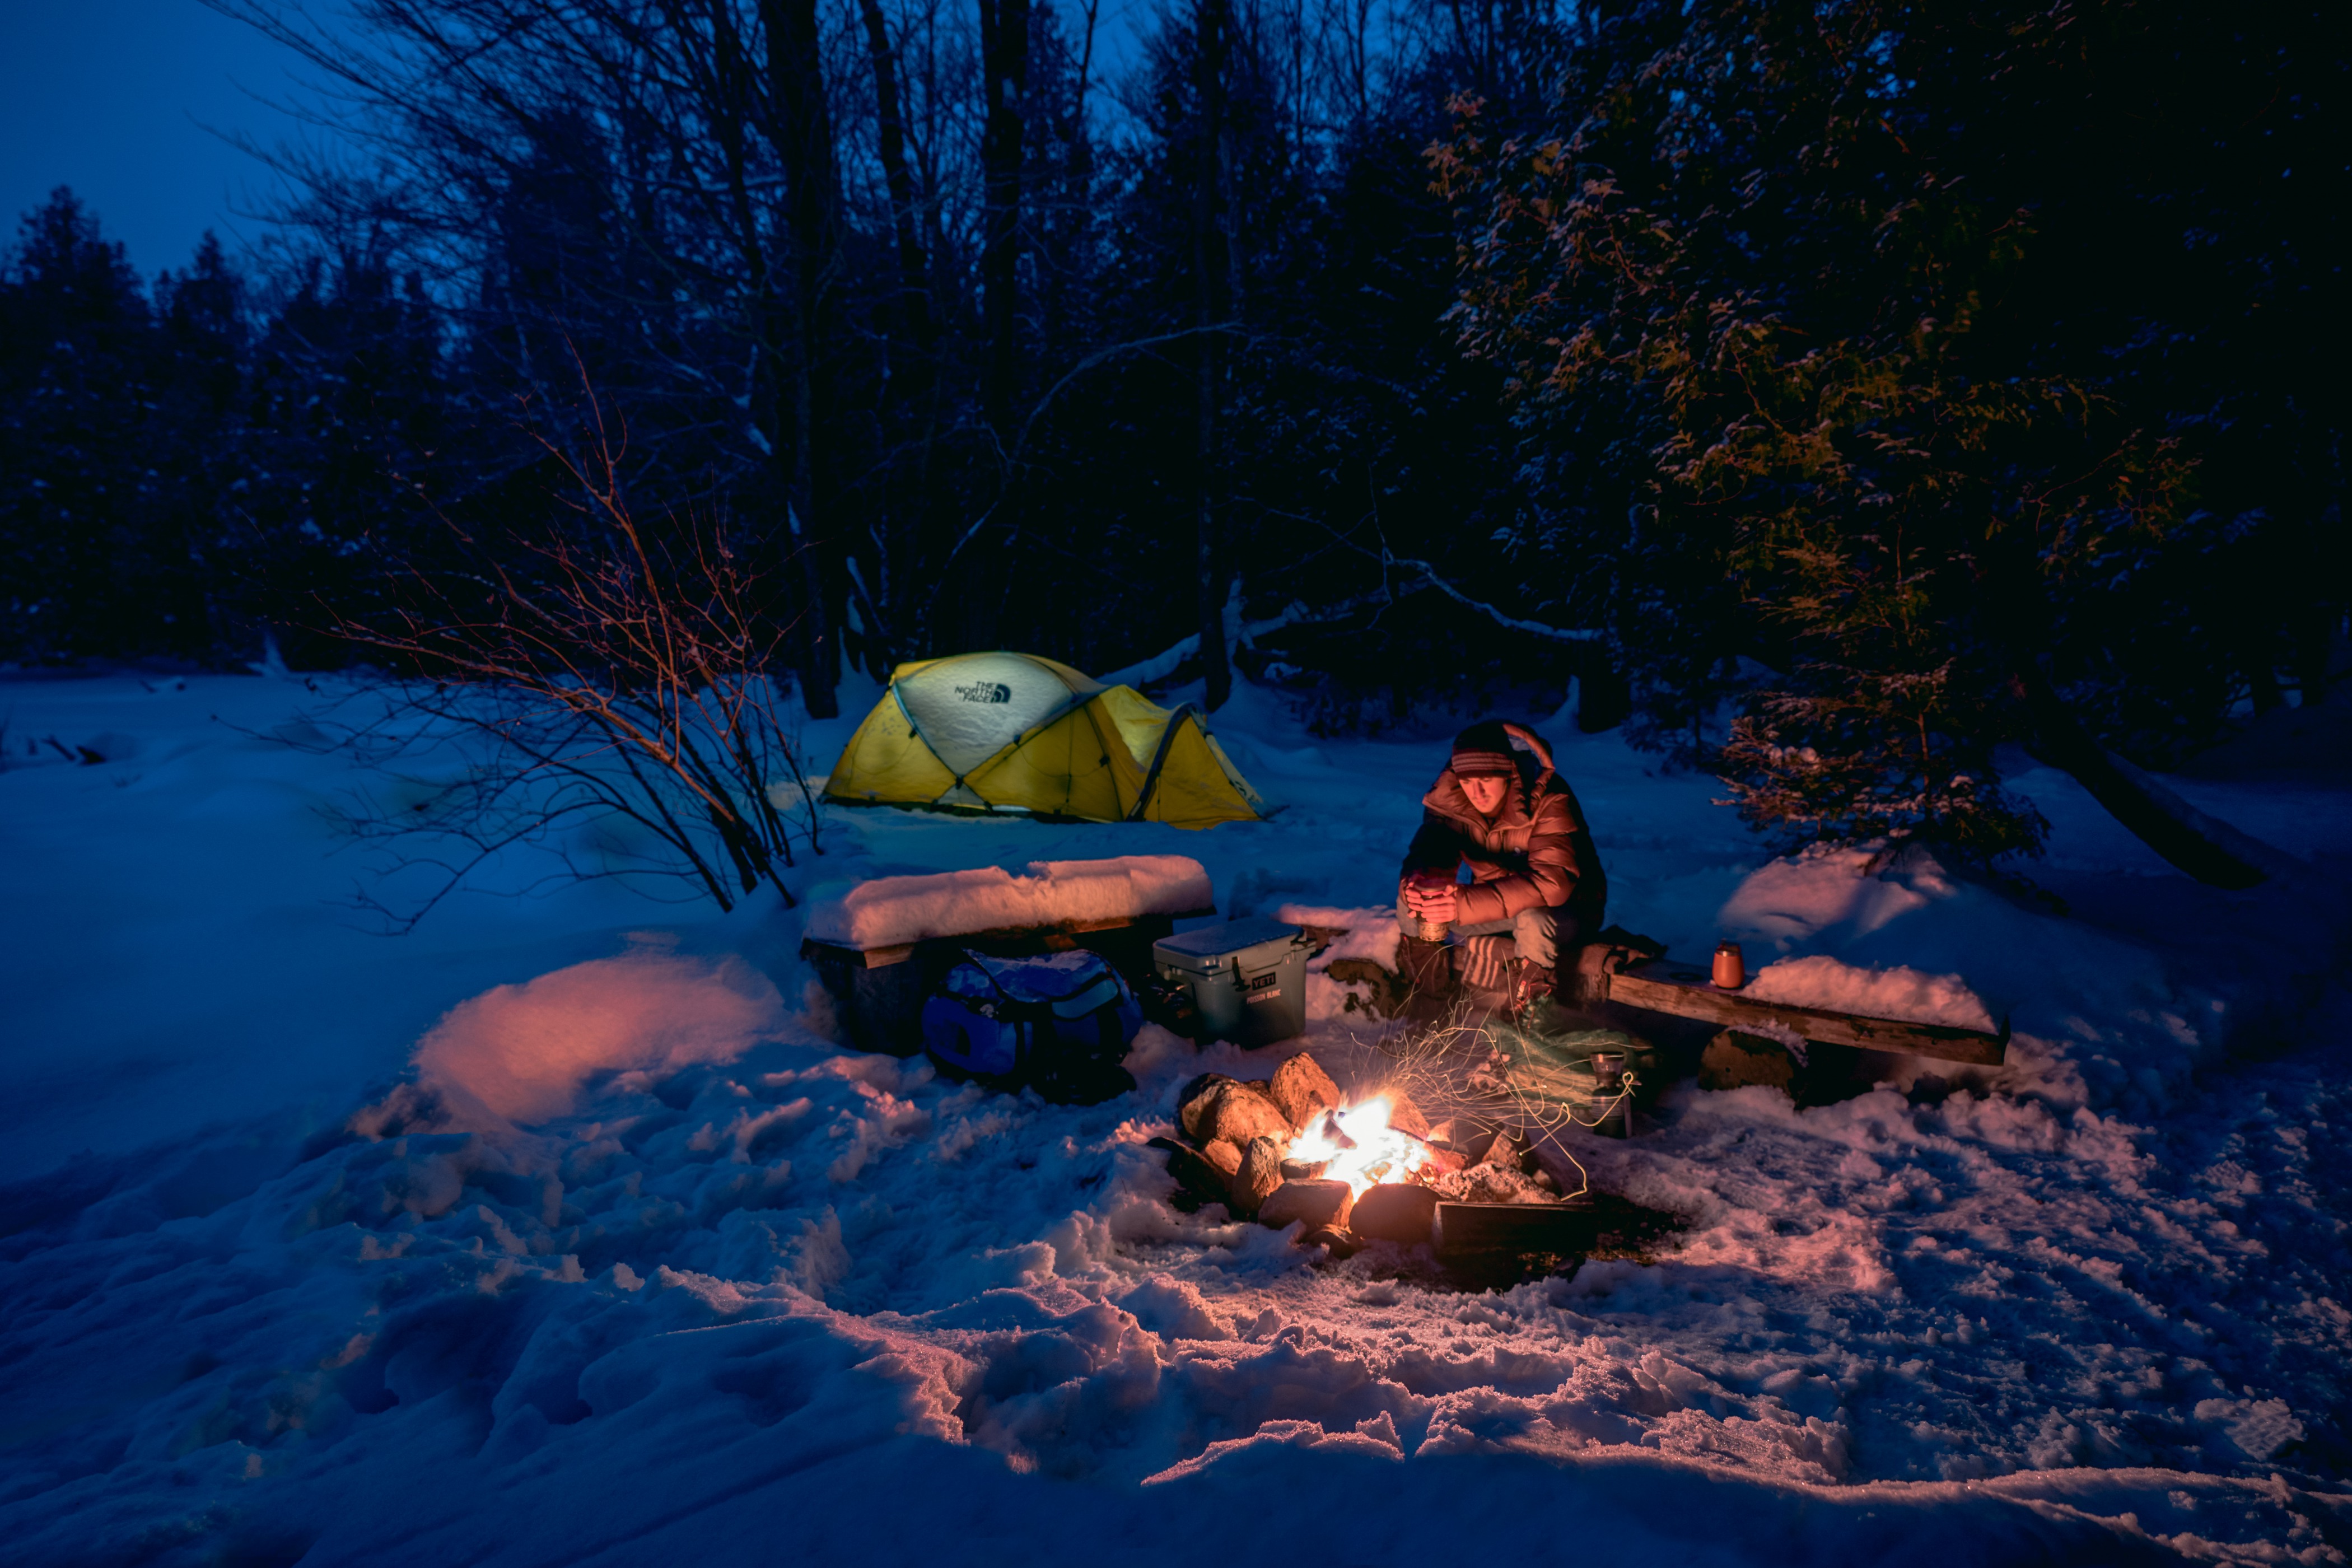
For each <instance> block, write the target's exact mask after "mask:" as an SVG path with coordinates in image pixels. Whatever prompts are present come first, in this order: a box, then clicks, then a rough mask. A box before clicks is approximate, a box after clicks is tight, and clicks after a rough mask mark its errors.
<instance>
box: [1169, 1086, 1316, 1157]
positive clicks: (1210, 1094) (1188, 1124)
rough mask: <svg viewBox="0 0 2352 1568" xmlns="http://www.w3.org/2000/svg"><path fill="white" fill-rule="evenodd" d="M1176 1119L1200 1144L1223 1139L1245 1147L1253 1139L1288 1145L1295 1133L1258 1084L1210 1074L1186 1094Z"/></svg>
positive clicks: (1271, 1099)
mask: <svg viewBox="0 0 2352 1568" xmlns="http://www.w3.org/2000/svg"><path fill="white" fill-rule="evenodd" d="M1177 1118H1178V1120H1179V1121H1181V1122H1182V1123H1183V1127H1184V1131H1186V1132H1187V1133H1189V1134H1191V1135H1192V1138H1193V1140H1194V1141H1195V1142H1201V1143H1213V1142H1216V1141H1217V1140H1218V1139H1220V1138H1222V1139H1223V1140H1224V1141H1225V1142H1229V1143H1236V1144H1239V1145H1241V1146H1242V1147H1244V1148H1247V1147H1248V1146H1249V1143H1250V1141H1251V1140H1252V1139H1255V1138H1275V1139H1279V1140H1280V1141H1281V1142H1285V1143H1287V1142H1290V1138H1291V1134H1292V1132H1293V1131H1295V1129H1293V1128H1292V1126H1291V1125H1290V1119H1289V1118H1288V1117H1286V1116H1285V1115H1283V1113H1282V1108H1281V1107H1280V1106H1278V1105H1276V1103H1275V1102H1274V1099H1273V1097H1272V1096H1271V1095H1269V1094H1267V1093H1266V1092H1265V1085H1264V1084H1259V1083H1242V1082H1239V1081H1238V1080H1236V1079H1230V1078H1223V1077H1219V1076H1217V1075H1215V1074H1211V1075H1209V1079H1208V1081H1206V1082H1203V1083H1202V1084H1200V1085H1199V1086H1198V1088H1197V1090H1196V1092H1194V1093H1192V1094H1190V1095H1188V1096H1187V1097H1186V1098H1185V1100H1184V1102H1183V1105H1182V1107H1181V1109H1180V1110H1178V1112H1177Z"/></svg>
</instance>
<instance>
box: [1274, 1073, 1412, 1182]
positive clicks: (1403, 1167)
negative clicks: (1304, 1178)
mask: <svg viewBox="0 0 2352 1568" xmlns="http://www.w3.org/2000/svg"><path fill="white" fill-rule="evenodd" d="M1389 1110H1390V1107H1389V1102H1388V1098H1387V1096H1385V1095H1381V1096H1376V1097H1374V1098H1373V1099H1370V1100H1365V1101H1364V1102H1363V1103H1362V1104H1360V1105H1350V1106H1347V1107H1344V1108H1342V1109H1340V1110H1328V1111H1325V1112H1324V1113H1323V1115H1322V1117H1321V1118H1320V1119H1318V1120H1317V1121H1310V1122H1308V1123H1307V1131H1304V1132H1301V1133H1300V1134H1299V1135H1298V1136H1297V1137H1296V1138H1294V1139H1292V1140H1291V1141H1290V1150H1289V1152H1288V1155H1287V1158H1289V1159H1293V1160H1303V1161H1306V1162H1307V1163H1319V1164H1321V1165H1322V1166H1323V1175H1324V1179H1325V1180H1327V1181H1335V1182H1345V1183H1347V1184H1348V1185H1349V1188H1350V1189H1351V1190H1352V1191H1353V1192H1354V1193H1355V1194H1356V1195H1357V1196H1358V1197H1362V1196H1363V1195H1364V1189H1366V1188H1367V1187H1370V1185H1372V1184H1374V1183H1375V1182H1401V1181H1403V1180H1404V1179H1406V1178H1407V1177H1408V1176H1411V1175H1413V1174H1415V1173H1418V1172H1419V1171H1420V1170H1421V1169H1422V1167H1423V1166H1424V1165H1426V1164H1428V1163H1429V1145H1428V1144H1426V1143H1423V1142H1422V1141H1421V1140H1420V1139H1418V1138H1415V1137H1414V1136H1412V1134H1411V1133H1409V1132H1401V1131H1397V1130H1396V1129H1395V1128H1393V1127H1391V1126H1390V1125H1389Z"/></svg>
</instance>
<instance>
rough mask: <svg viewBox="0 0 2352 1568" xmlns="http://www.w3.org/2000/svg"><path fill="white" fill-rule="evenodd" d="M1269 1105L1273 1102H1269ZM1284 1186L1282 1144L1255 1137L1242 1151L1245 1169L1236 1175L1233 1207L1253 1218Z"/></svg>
mask: <svg viewBox="0 0 2352 1568" xmlns="http://www.w3.org/2000/svg"><path fill="white" fill-rule="evenodd" d="M1269 1103H1270V1102H1269ZM1281 1185H1282V1144H1280V1143H1277V1142H1275V1141H1274V1140H1273V1139H1271V1138H1253V1139H1251V1140H1250V1141H1249V1142H1248V1144H1247V1145H1245V1146H1244V1148H1243V1150H1242V1168H1241V1169H1240V1170H1239V1171H1236V1172H1235V1173H1234V1183H1233V1186H1234V1209H1235V1210H1236V1211H1237V1212H1239V1213H1242V1214H1245V1215H1254V1214H1255V1213H1257V1212H1258V1208H1259V1205H1262V1204H1264V1203H1265V1200H1266V1199H1268V1198H1270V1197H1272V1196H1273V1195H1274V1192H1275V1189H1276V1187H1279V1186H1281Z"/></svg>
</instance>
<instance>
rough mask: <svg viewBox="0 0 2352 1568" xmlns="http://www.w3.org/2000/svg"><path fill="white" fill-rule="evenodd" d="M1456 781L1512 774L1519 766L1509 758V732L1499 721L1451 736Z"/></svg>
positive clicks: (1479, 725) (1481, 724) (1491, 721)
mask: <svg viewBox="0 0 2352 1568" xmlns="http://www.w3.org/2000/svg"><path fill="white" fill-rule="evenodd" d="M1451 766H1452V767H1453V769H1454V777H1455V778H1469V777H1471V776H1473V775H1475V774H1477V773H1517V772H1518V763H1517V762H1516V761H1515V760H1514V759H1513V758H1512V756H1511V736H1510V731H1507V730H1505V729H1504V728H1503V721H1501V720H1499V719H1488V720H1486V721H1483V722H1480V723H1476V724H1473V725H1471V726H1470V728H1468V729H1467V730H1465V731H1462V733H1460V734H1459V735H1456V736H1454V761H1453V763H1451Z"/></svg>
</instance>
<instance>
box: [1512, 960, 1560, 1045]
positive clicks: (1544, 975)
mask: <svg viewBox="0 0 2352 1568" xmlns="http://www.w3.org/2000/svg"><path fill="white" fill-rule="evenodd" d="M1513 968H1514V969H1515V971H1516V973H1513V975H1512V976H1511V1022H1512V1024H1513V1025H1515V1026H1517V1028H1518V1029H1519V1030H1520V1032H1522V1033H1524V1034H1529V1035H1557V1034H1561V1033H1564V1032H1566V1031H1567V1030H1568V1029H1569V1028H1570V1027H1571V1026H1573V1024H1574V1019H1573V1018H1571V1017H1570V1015H1569V1012H1568V1009H1567V1008H1565V1007H1563V1006H1561V1005H1559V998H1558V997H1557V996H1556V995H1555V994H1554V992H1555V991H1556V990H1557V989H1558V987H1559V977H1558V976H1557V975H1555V974H1554V973H1552V972H1551V971H1550V970H1549V969H1547V968H1546V967H1544V966H1543V965H1542V964H1540V963H1528V962H1527V961H1526V960H1524V959H1522V960H1520V961H1519V962H1518V963H1516V964H1515V965H1513Z"/></svg>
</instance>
